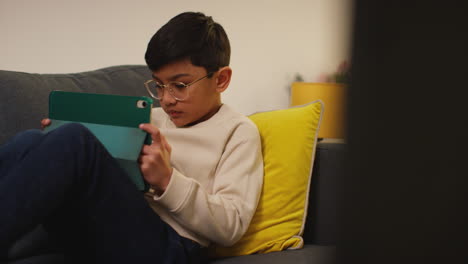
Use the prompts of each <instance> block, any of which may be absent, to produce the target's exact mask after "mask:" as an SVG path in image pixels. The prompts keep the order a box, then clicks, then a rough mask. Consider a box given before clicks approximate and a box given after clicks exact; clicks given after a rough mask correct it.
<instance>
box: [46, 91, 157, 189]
mask: <svg viewBox="0 0 468 264" xmlns="http://www.w3.org/2000/svg"><path fill="white" fill-rule="evenodd" d="M152 105H153V100H152V99H151V98H149V97H146V96H122V95H108V94H94V93H76V92H65V91H52V92H51V93H50V95H49V118H50V119H51V121H52V123H51V125H50V126H49V127H47V128H46V129H45V132H49V131H51V130H53V129H55V128H57V127H59V126H61V125H63V124H67V123H80V124H82V125H84V126H85V127H87V128H88V129H89V130H90V131H91V132H92V133H93V134H94V135H95V136H96V137H97V138H98V139H99V141H100V142H101V143H102V144H103V145H104V146H105V147H106V149H107V150H108V151H109V153H110V154H111V155H112V156H113V157H114V158H115V159H116V160H117V161H118V163H119V164H120V166H121V167H122V168H123V169H124V170H125V171H126V172H127V174H128V176H129V177H130V179H131V180H132V181H133V182H134V183H135V185H136V186H137V188H138V189H139V190H141V191H146V190H147V189H148V187H149V186H148V184H147V183H146V182H145V181H144V178H143V175H142V174H141V171H140V167H139V164H138V157H139V155H140V152H141V148H142V146H143V144H145V143H146V144H151V137H150V135H149V134H147V133H146V132H144V131H142V130H141V129H139V128H138V126H139V125H140V124H142V123H150V121H151V108H152Z"/></svg>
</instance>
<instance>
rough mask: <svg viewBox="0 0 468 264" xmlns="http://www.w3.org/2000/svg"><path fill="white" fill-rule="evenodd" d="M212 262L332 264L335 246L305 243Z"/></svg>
mask: <svg viewBox="0 0 468 264" xmlns="http://www.w3.org/2000/svg"><path fill="white" fill-rule="evenodd" d="M210 263H212V264H240V263H255V264H276V263H277V264H284V263H291V264H292V263H294V264H306V263H307V264H318V263H320V264H334V263H336V248H335V246H319V245H305V246H304V248H302V249H297V250H285V251H280V252H272V253H267V254H254V255H247V256H238V257H231V258H223V259H218V260H215V261H212V262H210Z"/></svg>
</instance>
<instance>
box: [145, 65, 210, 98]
mask: <svg viewBox="0 0 468 264" xmlns="http://www.w3.org/2000/svg"><path fill="white" fill-rule="evenodd" d="M213 73H214V72H209V73H208V74H207V75H205V76H203V77H201V78H199V79H196V80H195V81H193V82H191V83H188V84H185V83H183V82H175V81H173V82H168V83H167V84H160V83H159V82H158V81H156V80H154V79H151V80H148V81H146V82H144V85H145V88H146V91H147V92H148V93H149V95H150V96H151V97H153V98H154V99H156V100H161V99H162V98H163V96H164V91H165V89H168V90H169V94H170V95H171V96H172V98H174V99H175V100H176V101H179V102H181V101H185V100H187V98H189V96H190V90H187V96H186V97H185V98H184V99H180V98H177V97H175V96H174V95H173V94H172V93H173V92H172V91H173V90H172V88H170V87H169V85H171V84H173V83H176V84H183V85H184V87H185V88H189V87H190V86H192V85H193V84H195V83H197V82H199V81H201V80H203V79H206V78H208V76H210V75H213ZM151 82H155V83H156V84H158V85H159V86H161V87H162V88H163V90H162V91H163V92H162V96H161V97H160V98H158V97H157V96H155V95H154V94H153V92H151V89H150V87H149V83H151Z"/></svg>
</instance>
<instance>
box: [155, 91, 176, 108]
mask: <svg viewBox="0 0 468 264" xmlns="http://www.w3.org/2000/svg"><path fill="white" fill-rule="evenodd" d="M159 101H160V102H161V103H163V104H166V105H171V104H175V103H176V102H177V100H176V99H175V98H174V96H172V95H171V93H169V91H168V90H166V91H164V93H163V96H162V98H161V99H160V100H159Z"/></svg>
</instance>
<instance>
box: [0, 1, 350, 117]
mask: <svg viewBox="0 0 468 264" xmlns="http://www.w3.org/2000/svg"><path fill="white" fill-rule="evenodd" d="M350 8H351V0H290V1H284V0H271V1H266V0H237V1H232V0H231V1H227V0H198V1H189V0H185V1H177V0H172V1H167V0H165V1H161V0H41V1H36V0H0V36H1V37H0V38H1V39H0V69H2V70H15V71H25V72H36V73H69V72H79V71H87V70H93V69H98V68H102V67H106V66H111V65H120V64H144V59H143V55H144V52H145V49H146V44H147V43H148V40H149V39H150V38H151V36H152V35H153V34H154V33H155V32H156V30H157V29H158V28H159V27H161V26H162V25H163V24H164V23H166V22H167V21H168V20H169V19H170V18H171V17H173V16H175V15H176V14H178V13H181V12H183V11H201V12H204V13H205V14H207V15H210V16H213V19H214V20H215V21H217V22H219V23H221V24H222V25H223V27H224V28H225V29H226V31H227V33H228V36H229V38H230V40H231V46H232V56H231V66H232V68H233V70H234V73H233V80H232V82H231V86H230V88H229V89H228V90H227V91H226V92H225V94H224V101H225V102H226V103H228V104H231V105H232V106H234V107H235V108H237V109H238V110H239V111H240V112H242V113H244V114H250V113H253V112H256V111H264V110H270V109H275V108H283V107H287V106H288V104H289V85H290V83H291V82H292V81H293V80H294V77H295V75H296V74H298V73H299V74H301V75H302V77H303V78H304V79H305V81H315V80H317V78H318V77H319V75H321V74H323V73H330V72H333V71H334V70H335V68H336V67H337V65H338V64H339V63H340V62H341V61H342V60H345V59H349V55H348V54H349V37H350V22H351V11H350Z"/></svg>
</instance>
